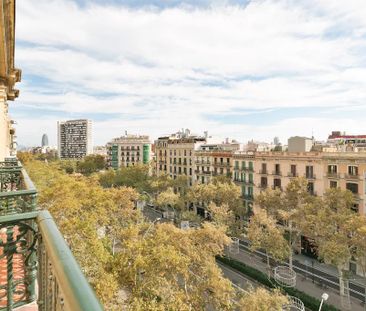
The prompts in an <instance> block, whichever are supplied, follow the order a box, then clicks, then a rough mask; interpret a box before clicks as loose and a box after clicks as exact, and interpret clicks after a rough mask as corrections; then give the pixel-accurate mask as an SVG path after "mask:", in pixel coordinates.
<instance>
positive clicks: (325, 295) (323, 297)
mask: <svg viewBox="0 0 366 311" xmlns="http://www.w3.org/2000/svg"><path fill="white" fill-rule="evenodd" d="M328 298H329V295H328V294H327V293H323V295H322V301H321V302H320V306H319V311H320V310H321V309H322V306H323V302H324V301H327V300H328Z"/></svg>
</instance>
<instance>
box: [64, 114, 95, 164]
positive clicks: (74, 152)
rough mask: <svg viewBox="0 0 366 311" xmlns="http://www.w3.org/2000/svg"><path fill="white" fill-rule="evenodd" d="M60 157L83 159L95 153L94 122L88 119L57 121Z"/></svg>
mask: <svg viewBox="0 0 366 311" xmlns="http://www.w3.org/2000/svg"><path fill="white" fill-rule="evenodd" d="M57 130H58V156H59V158H60V159H82V158H84V157H85V156H87V155H89V154H92V153H93V142H92V122H91V121H90V120H87V119H80V120H69V121H64V122H58V123H57Z"/></svg>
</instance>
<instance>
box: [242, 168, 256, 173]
mask: <svg viewBox="0 0 366 311" xmlns="http://www.w3.org/2000/svg"><path fill="white" fill-rule="evenodd" d="M241 170H242V171H244V172H249V173H254V168H253V167H242V168H241Z"/></svg>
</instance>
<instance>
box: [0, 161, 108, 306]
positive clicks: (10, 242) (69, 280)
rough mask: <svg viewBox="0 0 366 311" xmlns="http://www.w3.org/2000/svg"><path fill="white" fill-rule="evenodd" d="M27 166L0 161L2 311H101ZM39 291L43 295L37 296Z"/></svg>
mask: <svg viewBox="0 0 366 311" xmlns="http://www.w3.org/2000/svg"><path fill="white" fill-rule="evenodd" d="M36 198H37V191H36V189H35V187H34V185H33V183H32V181H31V180H30V178H29V177H28V175H27V172H26V171H25V170H24V169H23V167H22V166H21V164H20V163H19V162H17V161H14V160H11V161H10V160H9V161H5V162H0V269H1V270H2V273H4V274H2V278H1V279H0V310H13V309H14V308H17V307H20V306H24V305H27V304H30V303H32V302H35V301H36V300H37V305H35V304H32V305H31V306H27V310H28V309H29V310H41V311H56V310H80V311H81V310H85V311H86V310H97V311H99V310H100V311H101V310H102V306H101V305H100V303H99V301H98V299H97V298H96V296H95V294H94V291H93V290H92V289H91V287H90V286H89V284H88V282H87V280H86V278H85V276H84V275H83V273H82V272H81V270H80V267H79V266H78V264H77V262H76V261H75V259H74V257H73V255H72V253H71V251H70V249H69V248H68V246H67V245H66V242H65V240H64V238H63V236H62V235H61V233H60V231H59V230H58V228H57V226H56V224H55V222H54V220H53V218H52V216H51V215H50V213H49V212H48V211H41V210H38V209H37V204H36ZM36 291H38V293H36Z"/></svg>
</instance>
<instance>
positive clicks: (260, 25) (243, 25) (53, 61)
mask: <svg viewBox="0 0 366 311" xmlns="http://www.w3.org/2000/svg"><path fill="white" fill-rule="evenodd" d="M365 16H366V1H364V0H349V1H347V3H345V2H344V1H339V0H328V1H318V0H260V1H259V0H253V1H246V0H242V1H234V0H226V1H225V0H216V1H209V0H206V1H194V0H188V1H178V0H165V1H159V0H154V1H142V0H107V1H106V0H88V1H86V0H75V1H72V0H38V1H36V2H35V1H32V0H22V1H19V2H18V3H17V26H16V27H17V28H16V38H17V47H16V65H17V66H18V67H19V68H21V69H22V70H23V74H22V82H21V83H20V84H18V88H19V89H20V91H21V93H20V97H19V98H18V99H17V100H16V101H15V102H14V103H11V105H10V112H11V115H12V117H13V118H14V119H16V120H17V122H18V125H17V131H18V134H17V135H18V142H19V144H21V145H39V144H40V141H41V137H42V134H43V133H47V134H48V135H49V138H50V143H51V144H54V145H56V123H57V121H58V120H66V119H72V118H90V119H92V120H93V123H94V141H95V144H98V145H100V144H105V143H106V142H107V141H108V140H110V139H111V138H113V137H116V136H119V135H121V134H123V133H124V132H125V130H127V131H128V132H130V133H137V134H149V135H150V136H151V138H153V139H154V138H156V137H158V136H159V135H164V134H167V133H172V132H175V131H177V130H178V129H180V128H190V129H191V130H192V131H193V132H195V133H203V131H205V130H208V131H209V133H210V134H211V135H213V136H215V137H218V138H222V139H223V138H226V137H230V138H235V139H238V140H239V141H241V142H246V141H247V140H249V139H255V140H261V141H271V140H272V139H273V137H274V136H278V137H280V139H281V141H283V142H286V140H287V138H288V137H289V136H292V135H304V136H310V135H311V134H312V133H314V135H315V137H316V138H318V139H326V137H327V134H328V133H330V132H331V131H332V130H341V131H346V132H349V133H361V132H362V133H363V134H364V133H365V132H366V127H365V126H364V123H365V122H364V116H365V115H366V19H365V18H364V17H365Z"/></svg>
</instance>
